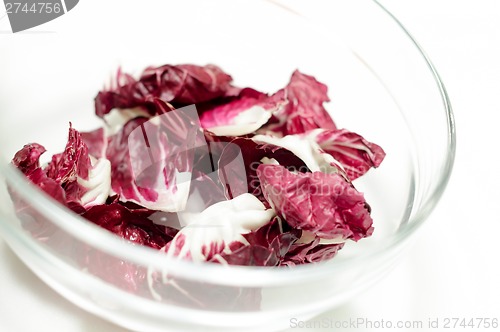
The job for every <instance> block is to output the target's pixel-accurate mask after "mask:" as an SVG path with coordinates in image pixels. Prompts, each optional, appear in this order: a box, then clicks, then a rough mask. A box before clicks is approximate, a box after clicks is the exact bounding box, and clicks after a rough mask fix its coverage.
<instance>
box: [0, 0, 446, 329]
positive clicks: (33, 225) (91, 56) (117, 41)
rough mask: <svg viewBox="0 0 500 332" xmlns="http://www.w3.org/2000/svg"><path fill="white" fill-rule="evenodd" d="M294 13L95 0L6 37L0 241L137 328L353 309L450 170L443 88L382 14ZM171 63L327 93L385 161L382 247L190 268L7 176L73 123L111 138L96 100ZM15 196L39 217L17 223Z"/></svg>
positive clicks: (334, 7) (67, 293)
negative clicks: (33, 147) (124, 78)
mask: <svg viewBox="0 0 500 332" xmlns="http://www.w3.org/2000/svg"><path fill="white" fill-rule="evenodd" d="M283 3H284V2H283ZM283 3H281V2H278V1H237V2H236V1H222V0H220V1H193V0H188V1H182V2H181V1H162V2H161V3H160V2H153V1H141V5H140V7H137V6H138V5H137V3H127V2H123V1H121V2H118V1H106V2H105V3H103V2H99V5H93V4H89V3H88V2H82V3H81V4H79V5H78V7H76V8H75V9H74V10H72V12H71V13H69V14H68V15H66V16H65V17H64V18H61V22H60V23H59V24H58V25H56V24H54V25H51V26H50V27H55V29H56V30H57V31H55V33H48V32H47V33H25V34H22V33H19V34H16V35H8V34H3V35H1V36H0V40H1V42H0V59H1V62H0V72H2V78H1V79H0V107H1V109H2V111H1V113H0V128H1V130H0V146H1V147H2V149H1V155H0V232H1V234H2V236H3V238H4V239H5V241H6V242H7V243H8V245H9V246H10V247H11V248H12V250H13V251H14V252H15V253H16V254H17V255H18V256H19V258H20V259H21V260H22V261H23V262H24V263H26V265H27V266H29V268H30V269H31V270H33V271H34V272H35V273H36V274H37V275H38V276H39V277H40V278H41V279H42V280H43V281H45V282H46V283H47V284H48V285H49V286H50V287H52V288H54V289H55V290H56V291H57V292H59V293H60V294H61V295H63V296H64V297H66V298H68V299H69V300H70V301H72V302H73V303H75V304H76V305H78V306H80V307H82V308H84V309H85V310H88V311H89V312H92V313H94V314H96V315H98V316H101V317H103V318H105V319H107V320H110V321H112V322H114V323H116V324H119V325H121V326H123V327H126V328H128V329H131V330H138V331H169V330H183V331H188V330H208V329H213V330H217V331H256V330H267V331H269V330H279V329H284V328H286V327H287V326H289V321H290V319H291V318H292V317H294V318H297V319H300V320H307V319H308V318H311V317H312V316H314V315H317V314H319V313H321V312H323V311H326V310H328V309H330V308H333V307H335V306H337V305H339V304H341V303H343V302H344V301H346V300H348V299H349V298H351V297H352V296H354V295H355V294H357V293H358V292H360V291H362V290H363V289H365V288H366V287H369V286H370V285H371V284H373V283H374V282H376V281H377V280H379V279H380V278H381V277H383V276H384V274H385V273H387V272H388V271H389V270H390V268H391V267H392V266H393V265H394V264H395V262H397V258H398V256H400V255H401V253H402V252H403V249H404V248H405V247H407V245H408V244H409V243H411V239H413V238H414V236H413V235H414V234H415V233H416V231H417V230H418V229H419V228H420V226H421V225H422V224H423V223H424V221H425V220H426V219H427V217H428V215H429V213H430V212H431V210H432V209H433V207H434V206H435V205H436V203H437V202H438V200H439V198H440V196H441V194H442V192H443V190H444V188H445V186H446V183H447V181H448V178H449V176H450V172H451V169H452V165H453V160H454V152H455V132H454V125H453V115H452V111H451V107H450V103H449V100H448V98H447V95H446V91H445V88H444V86H443V84H442V82H441V80H440V79H439V76H438V74H437V72H436V70H435V68H434V67H433V65H432V64H431V62H430V61H429V59H428V58H427V56H426V55H425V54H424V52H423V51H422V49H421V48H420V47H419V45H418V44H417V43H416V42H415V40H414V39H413V38H412V37H411V36H410V35H409V34H408V32H407V31H406V30H405V29H404V28H403V27H402V25H401V24H400V23H399V22H398V21H397V20H396V19H395V18H394V17H393V16H392V15H391V14H390V13H388V12H387V11H386V10H385V9H384V8H383V7H382V6H381V5H380V4H378V3H377V2H374V1H368V0H366V1H355V2H354V1H347V0H344V1H328V2H327V1H324V2H318V3H315V9H316V10H315V11H314V12H313V11H312V10H311V8H309V7H308V4H306V1H302V2H301V1H294V2H287V5H286V6H285V5H284V4H283ZM112 13H114V14H112ZM63 20H66V21H63ZM164 63H172V64H175V63H197V64H206V63H214V64H217V65H219V66H221V67H222V68H223V69H224V70H225V71H227V72H228V73H231V75H232V76H233V77H234V78H235V84H237V85H240V86H253V87H256V88H258V89H261V90H263V91H275V90H277V89H279V88H280V87H282V86H284V85H285V83H286V81H287V80H288V78H289V75H290V74H291V72H292V71H293V70H294V69H296V68H299V69H300V70H301V71H303V72H305V73H307V74H310V75H313V76H315V77H316V78H317V79H318V80H319V81H322V82H324V83H326V84H327V86H328V87H329V95H330V97H331V99H332V101H331V102H330V103H329V104H328V105H327V108H328V110H329V112H330V113H331V114H332V117H333V118H334V119H335V121H336V123H337V124H338V125H339V126H340V127H345V128H348V129H350V130H352V131H355V132H358V133H361V134H362V135H363V136H364V137H366V138H367V139H369V140H371V141H373V142H376V143H377V144H379V145H381V146H382V147H383V148H384V149H385V151H386V153H387V157H386V159H385V160H384V162H383V163H382V165H381V166H380V168H378V169H376V170H371V171H370V172H369V173H368V174H367V175H366V176H364V177H363V178H360V179H359V180H355V181H356V182H355V185H356V187H357V188H358V190H360V191H362V192H364V193H365V197H366V199H367V201H368V202H369V203H370V205H371V207H372V217H373V219H374V227H375V232H374V235H373V236H372V237H370V238H367V239H363V240H362V241H360V242H358V243H350V244H348V245H346V246H345V247H344V249H342V250H341V251H340V252H339V254H338V255H337V256H336V257H335V258H334V259H332V260H330V261H326V262H322V263H318V264H310V265H303V266H297V267H294V268H251V267H225V266H220V265H216V264H194V263H190V262H185V261H177V260H172V259H169V258H168V257H165V255H162V254H160V253H159V252H156V251H154V250H152V249H149V248H146V247H140V246H134V245H131V244H129V243H125V242H124V241H122V240H121V239H120V238H118V237H115V236H114V235H113V234H111V233H108V232H107V231H105V230H102V229H100V228H99V227H97V226H95V225H93V224H91V223H89V222H87V221H86V220H83V219H82V218H80V217H78V216H77V215H75V214H73V213H72V212H71V211H69V210H68V209H66V208H64V207H62V206H60V205H58V204H56V203H55V202H54V201H52V200H51V199H50V198H49V197H47V196H46V195H45V194H44V193H43V192H41V191H40V190H38V189H37V188H35V187H34V186H32V185H31V184H30V183H29V182H28V181H27V180H26V179H25V178H24V177H23V176H22V174H20V173H19V172H18V171H17V170H15V169H14V168H13V167H11V165H9V162H10V160H11V158H12V156H13V155H14V153H15V152H16V151H17V150H19V149H20V148H21V147H22V146H23V145H24V144H26V143H28V142H39V143H41V144H43V145H44V146H45V147H47V149H48V153H47V155H51V154H52V153H55V152H57V151H61V150H62V149H63V147H64V144H65V141H66V132H67V128H68V122H70V121H71V122H72V123H73V126H74V127H75V128H77V129H79V130H90V129H93V128H95V127H96V126H98V125H99V124H100V122H99V121H98V120H97V118H96V117H95V116H94V115H93V98H94V96H95V94H96V93H97V91H98V90H99V89H100V88H101V87H102V86H103V83H104V82H108V81H109V78H110V76H111V75H112V73H113V72H114V71H115V70H116V69H117V68H118V66H121V67H122V69H123V70H124V71H126V72H133V73H134V72H135V73H139V72H140V71H141V70H142V69H143V68H145V67H147V66H149V65H161V64H164ZM9 190H10V191H11V192H12V191H13V192H15V193H16V194H17V195H19V197H20V198H22V199H23V200H24V201H25V203H26V204H27V206H28V207H29V211H30V213H26V214H24V215H19V216H18V215H16V213H15V211H14V209H13V205H12V201H11V198H10V196H9ZM28 230H29V231H28ZM34 234H37V235H34ZM131 280H132V281H133V282H131ZM152 287H154V289H156V290H157V292H156V293H157V294H153V292H152V291H151V288H152Z"/></svg>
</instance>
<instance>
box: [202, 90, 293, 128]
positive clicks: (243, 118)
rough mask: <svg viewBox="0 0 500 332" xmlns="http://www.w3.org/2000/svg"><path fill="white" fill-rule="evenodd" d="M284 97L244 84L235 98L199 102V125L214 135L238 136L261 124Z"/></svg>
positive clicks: (269, 116)
mask: <svg viewBox="0 0 500 332" xmlns="http://www.w3.org/2000/svg"><path fill="white" fill-rule="evenodd" d="M284 104H285V101H284V100H283V99H279V98H270V97H268V96H267V95H266V94H264V93H262V92H258V91H256V90H253V89H250V88H245V89H243V90H241V92H240V94H239V95H238V97H236V98H224V99H223V100H222V101H220V100H219V101H217V102H216V103H209V105H200V110H199V111H200V113H201V117H200V121H201V125H202V126H203V128H205V129H207V130H209V131H211V132H213V133H214V134H216V135H218V136H242V135H247V134H251V133H253V132H255V131H256V130H257V129H259V128H260V127H262V125H264V124H265V123H267V121H268V120H269V118H271V116H272V114H273V113H274V112H277V111H278V110H279V109H280V108H281V107H283V105H284Z"/></svg>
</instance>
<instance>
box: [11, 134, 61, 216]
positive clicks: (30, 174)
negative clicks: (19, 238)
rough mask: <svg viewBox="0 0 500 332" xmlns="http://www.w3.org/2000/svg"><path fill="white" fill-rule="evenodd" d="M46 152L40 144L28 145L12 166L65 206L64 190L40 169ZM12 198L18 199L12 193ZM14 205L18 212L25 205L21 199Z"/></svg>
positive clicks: (18, 154) (18, 153)
mask: <svg viewBox="0 0 500 332" xmlns="http://www.w3.org/2000/svg"><path fill="white" fill-rule="evenodd" d="M45 152H46V149H45V148H44V147H43V146H42V145H40V144H37V143H32V144H27V145H25V146H24V147H23V148H22V149H21V150H19V151H18V152H17V153H16V154H15V156H14V158H13V159H12V164H13V165H14V166H15V167H17V168H18V169H19V170H20V171H21V172H22V173H23V174H24V175H25V176H26V177H27V178H28V179H29V180H30V181H31V182H32V183H33V184H34V185H36V186H38V187H39V188H40V189H42V190H43V191H44V192H45V193H46V194H48V195H49V196H51V197H52V198H54V199H55V200H56V201H58V202H60V203H62V204H65V203H66V195H65V193H64V190H63V188H62V187H61V186H60V185H59V183H57V182H56V181H55V180H54V179H51V178H49V177H48V176H47V174H46V173H45V171H44V170H43V169H42V168H41V167H40V156H41V155H42V154H43V153H45ZM11 196H12V197H13V198H15V197H17V195H15V194H13V193H12V192H11ZM14 203H15V205H16V209H17V210H18V211H20V210H22V209H23V207H24V205H25V204H24V203H22V202H21V201H20V200H19V199H14Z"/></svg>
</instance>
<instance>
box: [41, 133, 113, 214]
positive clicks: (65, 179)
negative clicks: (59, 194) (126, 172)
mask: <svg viewBox="0 0 500 332" xmlns="http://www.w3.org/2000/svg"><path fill="white" fill-rule="evenodd" d="M45 172H46V174H47V176H48V177H49V178H51V179H53V180H54V181H55V182H56V183H58V184H59V185H60V186H61V187H62V188H63V189H64V191H65V193H66V205H67V206H68V207H70V208H72V209H73V210H75V211H82V210H83V209H87V208H89V207H91V206H94V205H99V204H103V203H104V202H106V199H107V198H108V196H109V191H110V188H111V165H110V163H109V161H108V160H107V159H106V158H100V159H95V158H93V157H91V156H90V155H89V153H88V147H87V145H86V144H85V143H84V141H83V139H82V136H81V134H80V133H79V132H78V131H77V130H76V129H74V128H72V127H71V124H70V128H69V135H68V142H67V144H66V147H65V149H64V152H62V153H60V154H56V155H54V156H53V157H52V161H51V162H50V163H49V164H48V165H47V168H46V169H45Z"/></svg>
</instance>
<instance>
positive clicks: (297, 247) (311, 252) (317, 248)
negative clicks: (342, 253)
mask: <svg viewBox="0 0 500 332" xmlns="http://www.w3.org/2000/svg"><path fill="white" fill-rule="evenodd" d="M320 240H321V239H320V238H319V237H315V238H314V239H313V240H312V241H310V242H306V243H301V242H299V241H297V242H295V243H294V244H292V246H291V248H290V250H289V251H288V252H287V254H286V256H285V257H284V259H283V261H282V263H281V265H286V266H295V265H299V264H307V263H316V262H321V261H324V260H328V259H331V258H333V257H334V256H335V255H336V254H337V252H338V251H339V250H340V249H342V247H343V246H344V243H332V244H320Z"/></svg>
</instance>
